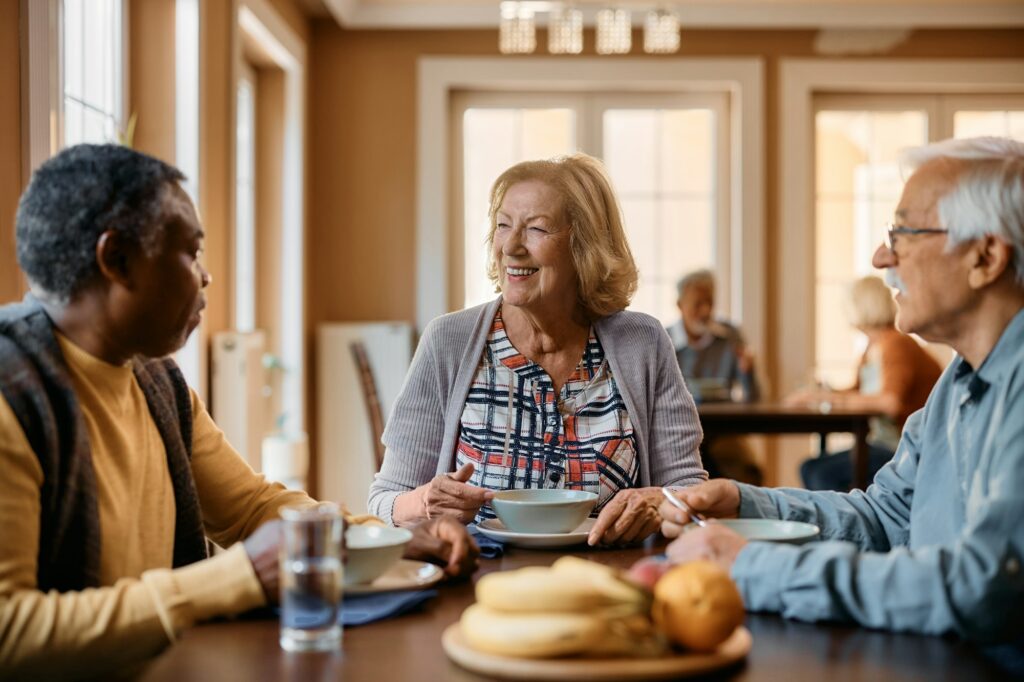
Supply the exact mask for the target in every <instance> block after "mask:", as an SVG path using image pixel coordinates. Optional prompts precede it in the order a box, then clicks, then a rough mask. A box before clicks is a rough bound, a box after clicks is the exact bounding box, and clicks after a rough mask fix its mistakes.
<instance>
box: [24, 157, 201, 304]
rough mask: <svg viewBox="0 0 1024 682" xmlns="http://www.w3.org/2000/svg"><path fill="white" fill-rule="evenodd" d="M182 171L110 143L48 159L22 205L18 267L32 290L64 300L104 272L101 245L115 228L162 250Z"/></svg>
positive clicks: (34, 176) (147, 246)
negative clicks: (171, 196)
mask: <svg viewBox="0 0 1024 682" xmlns="http://www.w3.org/2000/svg"><path fill="white" fill-rule="evenodd" d="M184 178H185V176H184V175H183V174H182V173H181V171H179V170H178V169H177V168H174V167H173V166H171V165H169V164H167V163H164V162H163V161H160V160H159V159H155V158H153V157H152V156H147V155H146V154H142V153H140V152H136V151H133V150H131V149H128V148H127V147H121V146H118V145H113V144H103V145H93V144H80V145H76V146H74V147H69V148H67V149H65V150H63V151H62V152H60V153H59V154H57V155H56V156H54V157H53V158H51V159H49V160H47V161H45V162H44V163H43V164H42V165H41V166H39V168H38V169H37V170H36V172H35V173H33V174H32V181H31V182H30V183H29V185H28V189H26V190H25V193H24V194H22V195H21V200H20V201H19V202H18V215H17V219H16V228H15V234H16V240H17V254H18V265H20V266H21V269H22V270H24V271H25V274H26V275H27V276H28V280H29V282H31V283H32V286H33V292H35V293H38V294H41V295H43V297H44V298H46V299H47V300H52V301H54V302H57V303H67V302H68V301H69V300H71V298H72V297H73V296H74V295H75V294H76V293H78V292H79V291H81V290H82V289H83V288H84V287H85V286H86V285H87V284H88V283H89V282H90V281H91V280H92V279H93V278H95V277H96V276H97V275H98V274H99V266H98V265H97V263H96V242H97V240H98V239H99V237H100V235H101V234H103V232H105V231H106V230H113V231H114V232H117V233H118V234H120V235H122V236H123V237H125V238H126V239H128V240H130V241H133V242H135V243H136V244H138V245H139V246H140V247H141V248H142V250H143V251H144V252H145V253H147V254H152V253H153V252H154V251H155V249H156V248H157V247H158V246H159V244H160V240H161V239H162V235H163V225H162V224H161V222H160V217H161V212H162V210H163V198H164V192H165V191H167V189H168V187H169V186H170V185H172V184H174V183H178V182H180V181H181V180H183V179H184Z"/></svg>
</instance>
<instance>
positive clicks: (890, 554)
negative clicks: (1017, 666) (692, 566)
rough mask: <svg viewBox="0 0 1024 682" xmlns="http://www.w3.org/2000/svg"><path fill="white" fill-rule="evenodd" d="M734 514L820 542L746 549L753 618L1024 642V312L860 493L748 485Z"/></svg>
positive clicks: (743, 560) (909, 427) (919, 418)
mask: <svg viewBox="0 0 1024 682" xmlns="http://www.w3.org/2000/svg"><path fill="white" fill-rule="evenodd" d="M739 487H740V498H741V503H740V516H744V517H760V518H780V519H789V520H793V521H807V522H810V523H814V524H817V525H818V526H820V527H821V533H822V541H821V542H815V543H809V544H807V545H803V546H800V547H795V546H788V545H777V544H768V543H764V542H751V543H749V544H748V545H747V546H746V547H744V548H743V550H742V551H741V552H740V553H739V555H738V556H737V558H736V562H735V564H733V568H732V576H733V579H734V580H735V581H736V583H737V585H738V586H739V588H740V591H741V593H742V594H743V599H744V601H745V603H746V605H747V608H748V609H750V610H752V611H777V612H781V613H782V614H783V615H784V616H786V617H789V618H796V619H800V620H808V621H815V620H840V621H854V622H857V623H860V624H862V625H865V626H868V627H876V628H885V629H890V630H900V631H909V632H922V633H930V634H938V633H945V632H950V631H952V632H957V633H960V634H961V635H963V636H966V637H970V638H972V639H976V640H983V641H986V640H987V641H999V640H1002V641H1005V640H1007V639H1017V640H1018V641H1020V640H1021V639H1022V638H1024V566H1022V564H1024V311H1021V312H1018V313H1017V315H1016V316H1015V317H1014V318H1013V320H1012V321H1011V322H1010V324H1009V325H1008V326H1007V327H1006V329H1005V330H1004V331H1003V334H1002V336H1001V337H1000V339H999V341H998V343H997V344H996V346H995V348H993V349H992V352H991V353H989V355H988V357H987V358H986V359H985V360H984V362H983V363H982V365H981V367H979V368H978V369H977V371H975V370H974V369H973V368H972V367H971V366H970V365H969V364H967V362H966V361H964V360H963V359H962V358H957V359H955V360H954V361H953V362H952V363H951V364H950V366H949V367H947V368H946V371H945V372H944V373H943V375H942V377H941V378H940V379H939V382H938V384H936V386H935V389H934V390H933V391H932V394H931V396H930V397H929V398H928V402H927V403H926V404H925V406H924V408H923V409H921V410H919V411H918V412H916V413H914V414H913V415H912V416H911V417H910V419H908V420H907V423H906V425H905V427H904V429H903V437H902V438H901V440H900V444H899V448H898V449H897V451H896V455H895V456H894V457H893V459H892V461H891V462H890V463H889V464H887V465H886V466H885V467H884V468H883V469H882V470H881V471H879V472H878V474H877V476H875V481H874V484H873V485H871V486H870V487H869V488H868V489H867V491H866V492H862V491H854V492H851V493H848V494H847V493H830V492H810V491H806V490H797V489H788V488H781V489H776V490H769V489H765V488H756V487H752V486H747V485H742V484H740V486H739Z"/></svg>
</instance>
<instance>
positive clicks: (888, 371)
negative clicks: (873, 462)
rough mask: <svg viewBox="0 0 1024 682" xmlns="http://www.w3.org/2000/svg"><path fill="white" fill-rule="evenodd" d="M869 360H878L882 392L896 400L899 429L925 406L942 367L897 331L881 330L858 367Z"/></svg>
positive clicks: (914, 342)
mask: <svg viewBox="0 0 1024 682" xmlns="http://www.w3.org/2000/svg"><path fill="white" fill-rule="evenodd" d="M870 360H877V361H878V363H879V365H880V372H881V379H882V389H881V392H882V393H891V394H893V395H896V396H898V398H899V410H898V411H897V414H896V418H895V419H894V421H895V422H896V426H897V427H898V428H899V429H902V428H903V423H904V422H905V421H907V417H909V416H910V415H911V414H913V413H914V412H916V411H917V410H919V409H921V408H922V407H924V404H925V402H926V401H927V400H928V394H930V393H931V392H932V388H933V387H934V386H935V382H936V381H938V380H939V375H940V374H942V368H941V367H940V366H939V363H938V362H936V361H935V359H934V358H933V357H932V356H931V355H929V354H928V351H926V350H925V349H924V348H922V347H921V344H919V343H918V342H917V341H915V340H914V339H913V338H911V337H909V336H907V335H906V334H903V333H901V332H900V331H899V330H897V329H888V330H886V331H884V332H883V333H882V334H881V335H880V336H879V338H878V339H877V340H876V341H875V342H874V343H872V344H871V345H869V346H868V348H867V350H866V351H865V352H864V356H863V357H862V358H861V362H860V364H861V366H862V367H863V366H864V364H866V363H867V362H869V361H870ZM859 387H860V382H859V381H858V383H857V388H859Z"/></svg>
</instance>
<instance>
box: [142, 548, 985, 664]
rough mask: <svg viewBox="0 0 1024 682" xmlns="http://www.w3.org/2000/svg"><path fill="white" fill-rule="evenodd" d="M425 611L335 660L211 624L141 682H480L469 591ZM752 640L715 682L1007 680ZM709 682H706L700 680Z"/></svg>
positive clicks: (813, 632) (913, 656)
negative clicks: (458, 645)
mask: <svg viewBox="0 0 1024 682" xmlns="http://www.w3.org/2000/svg"><path fill="white" fill-rule="evenodd" d="M657 551H660V548H658V547H653V543H652V542H648V544H647V547H646V548H634V549H628V550H593V551H582V552H580V553H579V554H578V556H584V557H586V558H590V559H594V560H597V561H600V562H602V563H605V564H609V565H613V566H619V567H627V566H630V565H632V563H633V562H634V561H636V560H637V559H639V558H640V557H641V556H643V555H644V554H650V553H654V552H657ZM559 556H560V553H559V552H557V551H540V550H523V549H516V548H510V549H508V550H507V551H506V553H505V556H504V557H503V558H501V559H495V560H489V561H484V562H483V565H482V567H481V570H480V571H478V572H477V574H476V575H475V576H474V580H475V579H477V578H479V577H480V576H481V575H483V574H485V573H488V572H491V571H498V570H508V569H513V568H520V567H523V566H531V565H548V564H550V563H551V562H552V561H554V560H555V559H557V558H558V557H559ZM440 592H441V593H440V595H438V597H436V598H434V599H432V600H431V601H429V602H427V604H426V605H424V607H423V608H422V610H420V611H417V612H414V613H410V614H406V615H404V616H400V617H397V618H393V619H390V620H384V621H379V622H377V623H373V624H370V625H364V626H362V627H357V628H349V629H347V630H345V641H344V645H343V650H342V651H341V652H339V653H335V654H323V653H312V654H293V653H287V652H285V651H282V650H281V648H280V647H279V646H278V642H277V637H278V622H277V620H276V619H264V620H238V621H230V622H221V623H211V624H205V625H201V626H198V627H196V628H193V629H192V630H189V631H187V632H186V633H185V634H184V636H183V638H182V639H181V641H180V642H179V643H178V644H176V645H174V646H173V647H171V648H170V649H168V650H167V651H166V652H164V653H163V654H162V655H161V656H160V657H158V658H157V659H155V661H154V662H153V663H152V664H151V665H150V666H149V667H148V668H147V669H146V670H145V672H144V673H143V674H142V676H141V678H140V679H141V680H145V681H146V682H157V681H161V680H167V681H173V682H179V681H180V680H189V681H190V682H203V681H205V680H211V681H215V682H227V681H229V680H297V681H298V680H303V681H305V680H346V681H348V682H354V681H361V680H373V681H377V680H381V681H391V680H410V681H413V682H434V681H441V680H452V681H454V682H461V681H466V682H469V681H476V680H482V679H486V678H482V677H480V676H478V675H475V674H472V673H470V672H467V671H465V670H463V669H461V668H459V667H458V666H456V665H455V664H454V663H451V662H450V661H449V660H448V659H447V657H446V656H445V654H444V652H443V651H442V649H441V633H442V631H443V630H444V629H445V628H446V627H447V626H448V625H449V624H451V623H453V622H455V621H456V620H458V618H459V615H460V614H461V613H462V611H463V609H465V608H466V607H467V606H468V605H470V604H471V603H472V602H473V585H472V584H471V583H470V582H468V581H464V582H461V583H455V584H448V585H442V586H441V587H440ZM746 625H747V627H748V628H749V629H750V631H751V633H752V634H753V637H754V644H753V649H752V650H751V652H750V655H749V657H748V658H747V660H746V662H745V663H742V664H739V665H738V666H734V667H732V668H730V669H728V670H724V671H722V672H720V673H719V674H717V675H715V676H713V677H712V678H711V679H716V680H738V681H743V682H756V681H760V680H764V681H769V680H771V681H777V680H786V682H801V681H803V680H808V681H814V682H821V681H822V680H825V681H829V680H832V681H838V680H844V681H845V680H886V681H887V682H893V681H900V680H928V681H929V682H934V681H935V680H990V679H991V680H997V679H1003V678H1004V677H1005V676H1003V677H1001V676H1000V673H999V672H998V671H997V670H995V669H994V668H993V667H992V666H991V665H990V664H989V663H988V662H987V660H986V659H985V658H984V657H982V656H981V654H979V653H978V652H977V651H976V650H975V649H974V648H973V647H972V646H971V645H969V644H966V643H964V642H960V641H956V640H951V639H943V638H938V637H924V636H915V635H896V634H890V633H884V632H872V631H867V630H863V629H859V628H855V627H851V626H840V625H811V624H806V623H796V622H791V621H786V620H783V619H781V618H779V617H777V616H769V615H754V614H749V615H748V616H747V623H746ZM703 679H708V678H703Z"/></svg>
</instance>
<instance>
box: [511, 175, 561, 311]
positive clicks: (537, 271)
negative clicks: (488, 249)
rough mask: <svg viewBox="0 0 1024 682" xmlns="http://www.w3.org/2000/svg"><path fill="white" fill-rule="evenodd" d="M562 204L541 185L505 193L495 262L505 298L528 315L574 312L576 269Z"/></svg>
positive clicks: (535, 182)
mask: <svg viewBox="0 0 1024 682" xmlns="http://www.w3.org/2000/svg"><path fill="white" fill-rule="evenodd" d="M569 237H570V227H569V224H568V222H567V220H566V216H565V209H564V207H563V203H562V198H561V197H560V196H559V194H558V192H557V191H555V189H554V188H552V187H551V186H550V185H548V184H546V183H544V182H542V181H540V180H525V181H522V182H517V183H516V184H514V185H512V186H511V187H509V188H508V190H506V191H505V197H504V199H503V200H502V202H501V206H500V207H499V208H498V211H497V212H496V215H495V230H494V240H493V249H494V251H493V256H494V262H495V264H496V265H497V271H498V282H499V284H500V286H501V293H502V298H503V300H504V302H505V303H507V304H508V305H513V306H518V307H521V308H523V309H524V310H541V309H545V308H554V309H557V308H562V307H569V308H571V307H573V306H575V305H576V301H577V289H578V284H577V277H576V268H575V266H574V265H573V261H572V253H571V251H570V243H569Z"/></svg>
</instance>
